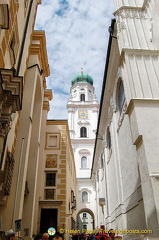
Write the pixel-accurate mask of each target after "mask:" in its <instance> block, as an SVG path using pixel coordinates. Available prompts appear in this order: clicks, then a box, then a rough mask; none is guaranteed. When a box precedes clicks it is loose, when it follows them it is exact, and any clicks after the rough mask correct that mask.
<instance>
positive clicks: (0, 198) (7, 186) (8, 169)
mask: <svg viewBox="0 0 159 240" xmlns="http://www.w3.org/2000/svg"><path fill="white" fill-rule="evenodd" d="M14 162H15V161H14V158H13V154H12V153H10V152H8V153H7V158H6V163H5V168H4V171H0V176H1V180H2V182H1V189H0V205H3V204H4V203H5V201H6V199H7V196H9V195H10V190H11V183H12V177H13V170H14Z"/></svg>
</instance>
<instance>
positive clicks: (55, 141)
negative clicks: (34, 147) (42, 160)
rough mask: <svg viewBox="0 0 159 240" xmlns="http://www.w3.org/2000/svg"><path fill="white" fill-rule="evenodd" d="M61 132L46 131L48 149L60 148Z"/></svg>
mask: <svg viewBox="0 0 159 240" xmlns="http://www.w3.org/2000/svg"><path fill="white" fill-rule="evenodd" d="M60 139H61V138H60V133H49V132H48V133H46V142H45V147H46V149H60Z"/></svg>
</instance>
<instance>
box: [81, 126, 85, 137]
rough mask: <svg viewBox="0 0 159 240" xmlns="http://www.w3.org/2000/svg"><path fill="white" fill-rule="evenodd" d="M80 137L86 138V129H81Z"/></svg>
mask: <svg viewBox="0 0 159 240" xmlns="http://www.w3.org/2000/svg"><path fill="white" fill-rule="evenodd" d="M80 137H87V128H86V127H81V129H80Z"/></svg>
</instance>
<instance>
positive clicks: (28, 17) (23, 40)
mask: <svg viewBox="0 0 159 240" xmlns="http://www.w3.org/2000/svg"><path fill="white" fill-rule="evenodd" d="M32 5H33V0H31V1H30V5H29V10H28V14H27V18H26V22H25V28H24V33H23V39H22V44H21V49H20V53H19V59H18V64H17V71H16V76H18V75H19V71H20V67H21V62H22V56H23V51H24V45H25V39H26V34H27V30H28V25H29V19H30V14H31V9H32Z"/></svg>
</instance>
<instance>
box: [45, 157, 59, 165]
mask: <svg viewBox="0 0 159 240" xmlns="http://www.w3.org/2000/svg"><path fill="white" fill-rule="evenodd" d="M45 167H46V168H57V154H47V156H46V166H45Z"/></svg>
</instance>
